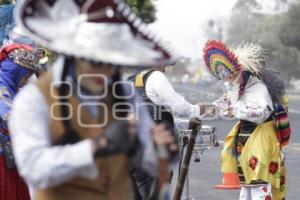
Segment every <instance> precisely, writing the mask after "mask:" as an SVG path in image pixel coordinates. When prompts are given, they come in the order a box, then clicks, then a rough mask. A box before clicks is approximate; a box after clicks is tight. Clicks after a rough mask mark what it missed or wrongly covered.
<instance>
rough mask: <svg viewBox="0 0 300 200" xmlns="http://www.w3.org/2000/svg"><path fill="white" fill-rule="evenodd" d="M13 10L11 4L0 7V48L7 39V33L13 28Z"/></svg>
mask: <svg viewBox="0 0 300 200" xmlns="http://www.w3.org/2000/svg"><path fill="white" fill-rule="evenodd" d="M13 9H14V6H13V5H11V4H8V5H0V46H1V45H2V43H3V41H4V40H5V39H8V32H9V30H11V29H12V27H13V26H14V19H13Z"/></svg>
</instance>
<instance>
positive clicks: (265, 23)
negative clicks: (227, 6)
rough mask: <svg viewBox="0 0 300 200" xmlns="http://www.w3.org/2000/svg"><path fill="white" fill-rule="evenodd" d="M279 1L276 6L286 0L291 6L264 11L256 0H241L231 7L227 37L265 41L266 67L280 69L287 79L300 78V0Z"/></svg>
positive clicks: (237, 41)
mask: <svg viewBox="0 0 300 200" xmlns="http://www.w3.org/2000/svg"><path fill="white" fill-rule="evenodd" d="M276 1H277V4H278V5H279V4H280V6H277V7H276V8H279V7H283V5H284V4H285V5H288V10H287V11H285V12H279V11H276V10H275V12H273V13H263V12H259V11H260V9H261V8H262V7H261V6H260V5H259V3H257V1H256V0H239V1H238V2H237V3H236V5H235V6H234V8H233V10H232V15H231V18H230V24H229V27H228V29H227V35H228V38H227V41H228V42H229V43H230V44H232V43H240V42H242V41H245V42H260V43H262V44H263V46H264V47H265V48H266V49H267V52H266V55H265V56H266V63H267V67H270V68H274V69H276V70H278V71H279V72H281V74H282V76H283V77H284V78H285V79H286V80H289V79H291V78H292V77H295V78H300V37H299V33H300V23H299V21H300V0H297V1H296V2H294V3H289V1H287V0H276Z"/></svg>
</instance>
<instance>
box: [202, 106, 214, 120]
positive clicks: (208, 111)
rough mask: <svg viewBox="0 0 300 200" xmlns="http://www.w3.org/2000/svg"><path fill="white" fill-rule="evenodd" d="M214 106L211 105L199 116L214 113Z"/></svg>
mask: <svg viewBox="0 0 300 200" xmlns="http://www.w3.org/2000/svg"><path fill="white" fill-rule="evenodd" d="M213 109H214V107H210V108H209V109H208V110H207V111H206V112H205V113H203V114H202V115H200V116H199V117H200V118H202V117H204V116H206V115H208V114H212V111H213Z"/></svg>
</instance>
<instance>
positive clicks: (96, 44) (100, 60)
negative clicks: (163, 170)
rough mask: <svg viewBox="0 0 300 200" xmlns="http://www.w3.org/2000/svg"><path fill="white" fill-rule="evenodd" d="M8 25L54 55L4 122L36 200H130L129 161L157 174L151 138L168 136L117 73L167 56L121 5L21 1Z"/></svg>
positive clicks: (164, 140) (111, 1) (167, 139)
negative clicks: (48, 68)
mask: <svg viewBox="0 0 300 200" xmlns="http://www.w3.org/2000/svg"><path fill="white" fill-rule="evenodd" d="M16 19H17V20H16V21H17V24H18V25H20V26H21V27H22V28H23V29H24V30H26V32H27V33H28V34H29V35H31V36H32V38H34V39H36V40H37V41H40V42H41V43H42V44H44V45H45V46H47V47H49V48H50V49H51V50H53V51H55V52H57V54H58V59H57V61H56V62H55V63H54V65H53V69H52V70H51V71H49V72H48V73H47V74H45V75H44V76H43V77H42V78H41V79H39V80H38V81H37V82H36V83H35V84H31V85H28V86H27V87H26V88H24V89H23V91H22V92H21V93H20V95H19V96H18V97H17V98H16V101H15V102H14V105H13V112H12V118H11V121H10V128H11V129H12V136H13V137H12V139H13V147H14V153H15V156H16V163H17V165H18V167H19V170H20V174H21V175H22V176H23V177H24V178H25V179H26V180H27V182H28V183H29V184H30V186H32V187H33V191H34V192H33V193H34V199H35V200H64V199H72V200H82V199H88V200H99V199H103V200H120V199H122V200H132V199H133V192H132V187H131V181H130V177H129V164H130V163H131V162H134V161H135V163H139V164H140V165H141V168H143V169H144V170H146V171H147V172H149V173H150V174H153V175H155V169H156V168H157V160H158V159H157V156H156V153H155V149H154V145H153V142H152V134H153V135H154V137H153V140H154V141H155V142H157V144H158V145H168V144H169V143H173V141H174V138H173V137H172V135H171V133H170V131H168V130H166V129H165V128H164V127H157V126H154V124H153V121H152V120H151V118H150V115H149V114H148V112H147V110H145V109H142V108H139V107H138V106H139V103H140V100H139V96H138V95H137V94H135V92H134V91H135V90H134V87H133V85H132V84H126V82H124V81H121V68H122V67H128V66H132V67H145V66H161V65H168V64H170V63H173V62H174V59H175V58H174V56H173V53H172V52H171V51H170V50H169V49H168V48H166V47H165V46H163V45H162V44H161V41H160V40H158V39H157V38H156V37H154V35H153V34H150V32H149V31H148V29H147V28H146V27H145V25H144V23H142V21H141V20H140V19H139V18H137V17H136V16H135V15H134V14H133V13H132V12H131V11H130V9H129V7H128V6H127V5H126V4H125V3H123V1H118V0H108V1H102V0H91V1H75V0H68V1H66V0H56V1H52V0H51V1H48V0H33V1H32V0H25V1H21V2H20V4H19V5H18V13H17V18H16ZM45 24H47V30H45V28H44V26H45ZM125 47H126V48H125ZM32 102H35V103H34V104H33V103H32ZM129 116H131V117H129ZM136 117H138V120H134V119H136ZM28 124H31V126H30V127H29V126H28ZM158 136H162V137H158ZM20 144H21V145H20ZM33 172H34V173H33Z"/></svg>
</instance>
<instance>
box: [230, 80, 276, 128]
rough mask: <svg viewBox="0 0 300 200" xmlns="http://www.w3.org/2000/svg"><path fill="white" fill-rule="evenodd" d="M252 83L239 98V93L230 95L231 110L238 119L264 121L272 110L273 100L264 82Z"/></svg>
mask: <svg viewBox="0 0 300 200" xmlns="http://www.w3.org/2000/svg"><path fill="white" fill-rule="evenodd" d="M250 84H252V85H251V86H249V87H247V86H246V90H245V91H244V93H243V95H242V96H241V97H240V98H239V99H238V98H237V95H238V94H237V93H236V94H235V95H229V100H230V101H231V102H230V103H231V105H230V111H229V112H231V113H232V115H233V116H235V117H236V118H238V119H242V120H246V121H250V122H254V123H262V122H264V121H265V120H266V119H267V118H268V117H269V116H270V114H271V112H272V107H273V105H272V101H271V98H270V96H269V93H268V90H267V88H266V86H265V85H264V84H263V83H262V82H260V81H258V82H256V83H250Z"/></svg>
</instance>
